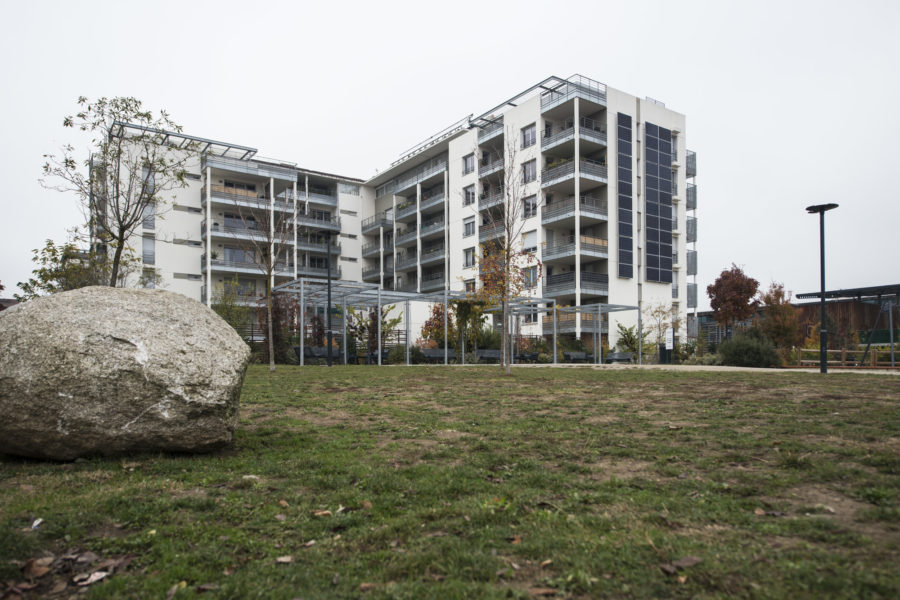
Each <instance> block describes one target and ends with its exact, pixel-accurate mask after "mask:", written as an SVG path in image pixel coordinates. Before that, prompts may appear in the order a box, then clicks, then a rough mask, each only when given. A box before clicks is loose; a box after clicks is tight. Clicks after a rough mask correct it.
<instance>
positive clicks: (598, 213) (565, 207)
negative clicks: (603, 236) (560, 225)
mask: <svg viewBox="0 0 900 600" xmlns="http://www.w3.org/2000/svg"><path fill="white" fill-rule="evenodd" d="M578 207H579V210H580V211H581V214H583V215H590V216H593V217H598V218H604V219H605V218H607V217H608V216H609V203H608V202H607V201H606V200H605V199H603V198H598V197H597V196H591V195H588V194H582V195H581V198H580V202H579V203H578ZM574 215H575V196H569V197H568V198H566V199H565V200H561V201H556V202H553V203H551V204H547V205H545V206H544V207H543V208H542V209H541V222H542V223H550V222H552V221H558V220H559V219H563V218H566V217H569V216H574Z"/></svg>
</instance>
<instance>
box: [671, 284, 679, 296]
mask: <svg viewBox="0 0 900 600" xmlns="http://www.w3.org/2000/svg"><path fill="white" fill-rule="evenodd" d="M672 298H678V284H677V283H673V284H672Z"/></svg>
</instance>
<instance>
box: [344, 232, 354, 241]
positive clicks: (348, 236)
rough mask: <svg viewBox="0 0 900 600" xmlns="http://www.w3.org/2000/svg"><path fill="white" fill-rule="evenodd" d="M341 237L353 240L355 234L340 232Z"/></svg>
mask: <svg viewBox="0 0 900 600" xmlns="http://www.w3.org/2000/svg"><path fill="white" fill-rule="evenodd" d="M341 237H342V238H347V239H348V240H355V239H356V234H355V233H342V234H341Z"/></svg>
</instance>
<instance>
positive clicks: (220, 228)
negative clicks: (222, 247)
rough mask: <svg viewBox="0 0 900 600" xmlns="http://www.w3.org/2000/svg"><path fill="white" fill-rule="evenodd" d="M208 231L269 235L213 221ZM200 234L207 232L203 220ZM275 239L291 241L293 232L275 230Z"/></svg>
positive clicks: (249, 228)
mask: <svg viewBox="0 0 900 600" xmlns="http://www.w3.org/2000/svg"><path fill="white" fill-rule="evenodd" d="M209 231H212V232H213V233H224V234H228V235H242V236H246V237H252V238H256V239H262V240H265V239H268V237H269V236H268V232H266V231H264V230H263V229H258V228H255V227H234V226H228V225H219V224H218V223H213V224H212V227H211V228H210V229H209ZM200 234H201V235H206V234H207V228H206V221H205V220H203V221H200ZM275 239H277V240H279V241H282V242H292V241H293V239H294V234H293V232H276V233H275ZM323 252H324V250H323Z"/></svg>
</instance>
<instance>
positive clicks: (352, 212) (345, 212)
mask: <svg viewBox="0 0 900 600" xmlns="http://www.w3.org/2000/svg"><path fill="white" fill-rule="evenodd" d="M341 214H342V215H347V216H348V217H356V216H358V215H359V213H358V212H356V211H355V210H342V211H341Z"/></svg>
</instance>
